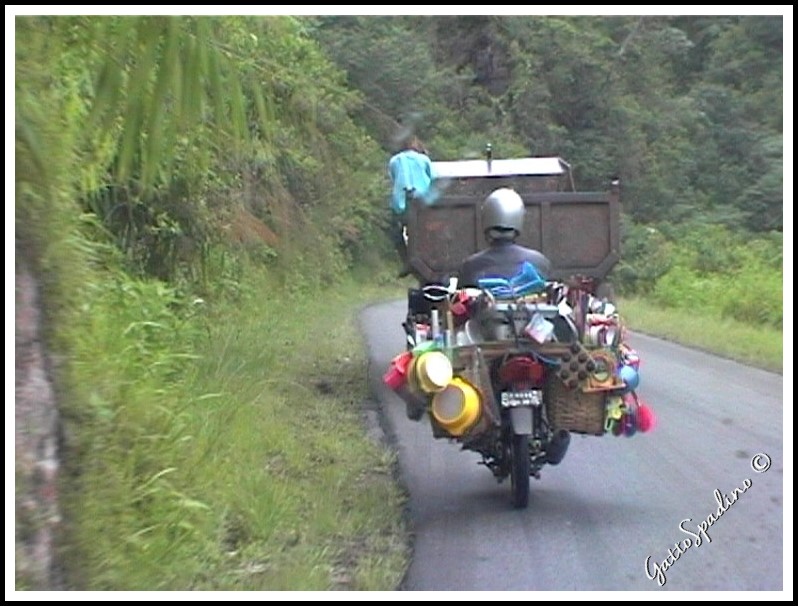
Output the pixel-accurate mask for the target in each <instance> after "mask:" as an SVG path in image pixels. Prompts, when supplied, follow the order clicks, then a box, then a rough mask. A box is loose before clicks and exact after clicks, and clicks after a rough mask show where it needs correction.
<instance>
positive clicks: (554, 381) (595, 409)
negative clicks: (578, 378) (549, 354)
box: [544, 374, 606, 436]
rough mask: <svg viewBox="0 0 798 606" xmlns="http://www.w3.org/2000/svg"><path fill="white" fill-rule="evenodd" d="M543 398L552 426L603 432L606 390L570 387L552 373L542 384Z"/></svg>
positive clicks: (555, 428)
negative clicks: (544, 387)
mask: <svg viewBox="0 0 798 606" xmlns="http://www.w3.org/2000/svg"><path fill="white" fill-rule="evenodd" d="M544 401H545V405H546V416H547V417H548V419H549V424H550V425H551V428H552V429H554V430H557V429H566V430H568V431H570V432H573V433H582V434H590V435H597V436H600V435H603V434H604V415H605V401H606V392H602V391H598V392H585V391H583V390H582V389H581V388H579V387H575V388H571V387H568V386H567V385H566V384H565V383H563V382H562V380H561V379H560V378H559V377H557V376H556V375H553V374H552V376H550V377H549V379H548V381H547V384H546V390H545V397H544Z"/></svg>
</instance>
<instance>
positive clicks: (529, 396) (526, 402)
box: [502, 389, 543, 408]
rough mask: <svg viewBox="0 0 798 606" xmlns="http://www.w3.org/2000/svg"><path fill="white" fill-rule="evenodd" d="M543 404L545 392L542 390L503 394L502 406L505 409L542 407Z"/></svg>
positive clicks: (506, 392) (504, 392)
mask: <svg viewBox="0 0 798 606" xmlns="http://www.w3.org/2000/svg"><path fill="white" fill-rule="evenodd" d="M542 403H543V391H542V390H540V389H528V390H526V391H503V392H502V406H503V407H504V408H513V407H515V406H540V405H541V404H542Z"/></svg>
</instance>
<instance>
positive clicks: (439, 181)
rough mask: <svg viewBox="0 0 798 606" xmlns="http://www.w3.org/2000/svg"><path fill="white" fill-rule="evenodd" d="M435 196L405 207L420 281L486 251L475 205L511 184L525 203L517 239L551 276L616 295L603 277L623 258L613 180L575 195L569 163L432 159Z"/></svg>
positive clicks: (438, 277)
mask: <svg viewBox="0 0 798 606" xmlns="http://www.w3.org/2000/svg"><path fill="white" fill-rule="evenodd" d="M433 171H434V174H435V181H434V184H433V187H434V189H435V191H436V194H437V198H436V200H435V202H434V203H433V204H423V203H415V204H411V205H410V208H409V210H408V222H407V238H408V261H409V264H410V267H411V268H412V272H413V274H414V276H415V277H416V278H417V279H418V280H419V282H420V283H433V282H443V281H445V280H446V279H447V278H448V277H449V276H452V275H454V274H456V272H457V269H458V268H459V266H460V264H461V263H462V262H463V260H464V259H465V258H466V257H468V256H469V255H471V254H472V253H475V252H477V251H479V250H483V249H484V248H486V247H487V242H486V241H485V236H484V229H483V226H482V225H481V217H480V212H479V211H480V205H481V203H482V201H483V200H484V199H485V198H486V197H487V196H488V194H490V193H491V192H492V191H494V190H495V189H497V188H500V187H510V188H512V189H514V190H515V191H516V192H518V194H520V195H521V197H522V199H523V200H524V204H525V206H526V218H525V221H524V231H523V233H522V234H521V235H520V236H519V238H518V240H517V242H518V243H519V244H521V245H522V246H526V247H528V248H533V249H536V250H539V251H540V252H542V253H543V254H544V255H546V256H547V257H548V258H549V260H550V261H551V263H552V267H553V272H552V275H551V276H550V277H551V278H553V279H557V280H571V279H574V278H578V279H580V280H583V281H585V282H586V283H588V284H589V286H590V288H591V289H592V290H593V291H594V292H595V294H597V296H599V297H602V298H610V299H611V298H613V296H614V294H613V290H612V286H611V284H610V282H609V281H608V280H607V276H608V274H609V273H610V271H611V270H612V268H613V267H614V266H615V265H616V263H617V262H618V261H619V259H620V216H621V207H620V199H619V183H618V180H616V179H613V180H610V182H609V184H608V185H609V186H608V188H607V190H606V191H598V192H578V191H576V190H575V187H574V181H573V176H572V171H571V167H570V165H569V164H568V163H567V162H566V161H565V160H563V159H562V158H558V157H526V158H509V159H495V160H494V159H493V158H492V157H491V155H488V156H487V157H486V158H485V159H478V160H457V161H438V162H433Z"/></svg>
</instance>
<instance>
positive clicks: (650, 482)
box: [362, 302, 792, 593]
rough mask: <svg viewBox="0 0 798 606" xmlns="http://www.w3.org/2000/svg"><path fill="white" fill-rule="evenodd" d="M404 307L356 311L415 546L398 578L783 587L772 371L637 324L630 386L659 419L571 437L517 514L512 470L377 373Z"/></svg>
mask: <svg viewBox="0 0 798 606" xmlns="http://www.w3.org/2000/svg"><path fill="white" fill-rule="evenodd" d="M403 316H404V307H403V302H395V303H387V304H381V305H377V306H373V307H370V308H368V309H366V310H365V311H364V313H363V316H362V325H363V327H364V329H365V331H366V333H367V336H368V342H369V348H370V356H371V364H370V369H371V376H372V381H373V385H374V388H375V390H376V392H377V395H378V397H379V400H380V402H381V405H382V407H383V411H384V418H385V425H386V428H387V431H388V433H389V434H390V435H391V436H392V437H393V438H394V439H395V442H396V446H397V448H398V451H399V458H400V465H401V471H402V474H403V479H404V482H405V483H406V485H407V488H408V490H409V492H410V502H409V508H410V515H411V520H412V531H413V534H414V544H415V545H414V558H413V562H412V564H411V567H410V569H409V571H408V575H407V578H406V580H405V583H404V589H407V590H441V591H456V590H493V591H501V590H521V591H528V590H573V591H579V590H593V591H613V590H619V591H620V590H656V591H668V590H682V591H698V590H758V591H759V590H772V591H781V590H782V583H783V552H784V536H783V535H784V533H783V523H784V519H783V480H784V460H783V423H782V408H783V406H784V402H783V391H782V377H781V376H780V375H777V374H772V373H768V372H764V371H761V370H756V369H752V368H749V367H747V366H742V365H740V364H737V363H734V362H731V361H728V360H724V359H720V358H717V357H713V356H711V355H707V354H704V353H700V352H696V351H693V350H690V349H686V348H683V347H680V346H677V345H674V344H672V343H668V342H664V341H660V340H657V339H653V338H650V337H646V336H643V335H638V334H633V335H631V336H630V339H629V342H630V344H631V345H632V346H633V347H635V348H636V349H637V350H638V351H639V352H640V355H641V358H642V366H641V385H640V388H639V389H638V394H639V395H640V396H641V397H642V398H643V399H644V400H645V401H646V402H648V403H649V404H650V405H651V406H652V407H653V408H654V410H655V412H656V413H657V416H658V426H657V428H656V429H655V430H654V431H653V432H652V433H649V434H644V435H641V434H638V435H636V436H634V437H632V438H625V437H621V438H616V437H613V436H602V437H595V436H584V437H583V436H574V438H573V439H572V440H571V447H570V449H569V452H568V454H567V456H566V457H565V460H564V461H563V462H562V463H561V464H560V465H559V466H557V467H547V468H544V469H543V472H542V478H541V480H532V486H531V491H530V504H529V508H528V509H526V510H515V509H513V508H512V507H511V505H510V488H509V482H505V483H504V484H498V483H497V482H496V480H495V479H494V478H493V476H492V475H491V473H490V472H489V471H488V470H487V469H486V468H485V467H482V466H478V465H477V462H478V460H479V456H478V455H476V454H474V453H469V452H465V451H461V450H459V448H458V446H457V445H456V444H453V443H449V442H447V441H445V440H434V439H433V438H432V434H431V431H430V427H429V424H428V421H427V420H426V418H425V420H424V421H422V422H413V421H410V420H408V419H407V418H406V417H405V412H404V404H403V403H402V402H401V400H399V399H398V398H397V397H396V396H395V395H394V394H393V393H392V392H390V391H389V390H387V389H386V388H385V387H383V386H382V384H381V383H380V377H381V375H382V373H383V372H384V370H385V369H386V368H387V367H388V363H389V361H390V359H391V358H392V357H393V356H394V355H396V354H397V353H399V352H401V351H402V350H403V347H404V344H403V338H404V335H403V332H402V329H401V326H400V323H401V321H402V318H403ZM788 405H791V403H789V404H788ZM758 453H763V454H766V455H768V457H769V461H770V467H769V469H768V470H767V471H760V472H755V471H754V470H753V469H752V458H753V457H754V456H755V455H757V454H758ZM767 460H768V459H765V458H762V459H760V463H761V464H764V463H766V462H767ZM749 482H750V486H748V484H749ZM746 486H748V487H747V489H746V490H745V491H744V492H741V491H742V489H744V488H746ZM790 488H791V481H790ZM735 489H740V490H738V491H737V493H736V494H737V499H736V501H735V502H734V503H733V504H731V505H727V506H725V509H724V510H722V511H721V515H720V516H719V517H717V518H716V519H715V520H714V523H713V524H712V525H711V526H709V527H708V529H707V531H706V533H702V532H700V531H699V528H698V525H699V524H700V523H701V522H702V521H704V524H705V525H706V520H707V518H708V516H716V515H717V514H718V503H717V502H716V497H715V494H714V492H715V490H718V491H720V493H721V494H722V495H728V496H729V497H732V496H733V494H735V493H734V490H735ZM789 517H790V520H791V519H792V515H791V514H790V516H789ZM684 520H687V521H684ZM683 521H684V522H683ZM680 526H681V528H680ZM682 528H683V529H684V530H682ZM790 530H791V526H790ZM790 534H791V533H790ZM696 535H698V536H700V537H701V539H702V540H701V541H700V542H699V540H698V537H697V536H696ZM709 539H711V542H710V540H709ZM687 540H689V541H690V542H692V545H690V546H689V547H688V546H687V545H688V544H687V543H685V541H687ZM677 543H678V544H680V545H681V546H682V551H681V552H680V551H679V549H678V548H677V547H676V544H677ZM787 546H788V550H789V553H790V554H791V553H792V543H791V542H790V543H788V545H787ZM669 550H672V552H673V553H674V555H678V559H674V556H671V555H669ZM649 558H650V559H649ZM647 559H648V568H647V567H646V560H647ZM666 559H667V560H670V564H671V565H670V566H667V565H663V561H665V560H666ZM789 563H792V559H791V557H790V559H789ZM657 567H659V569H660V570H661V571H662V574H663V576H664V580H665V584H664V586H660V584H659V582H658V580H657V578H656V574H657ZM649 575H650V576H654V577H655V578H654V579H649V578H648V576H649ZM660 580H661V579H660ZM789 587H790V588H791V587H792V585H791V583H790V585H789ZM790 593H791V592H790Z"/></svg>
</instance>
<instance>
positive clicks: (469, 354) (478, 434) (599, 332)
mask: <svg viewBox="0 0 798 606" xmlns="http://www.w3.org/2000/svg"><path fill="white" fill-rule="evenodd" d="M433 167H434V175H435V180H434V187H435V189H436V195H435V196H434V200H435V201H434V203H431V204H425V203H416V204H411V205H410V207H409V208H408V220H407V257H408V262H409V264H410V268H411V271H412V273H413V275H414V276H415V278H416V279H417V280H418V286H417V287H413V288H410V289H409V291H408V296H407V315H406V318H405V319H404V322H403V323H402V329H403V331H404V334H405V338H406V349H405V351H402V352H397V355H396V356H395V357H394V358H393V360H392V362H391V364H390V366H389V368H388V369H386V372H385V375H384V382H385V383H386V385H388V386H389V387H390V388H391V389H393V390H394V391H395V392H396V393H397V394H398V395H399V396H400V398H401V399H402V400H403V401H404V403H405V405H406V407H407V416H408V418H409V419H410V420H413V421H418V422H428V423H429V424H430V428H431V435H432V436H433V438H436V439H446V440H450V441H452V442H455V443H457V444H459V445H460V446H461V447H462V448H463V449H465V450H470V451H474V452H477V453H479V454H480V455H481V458H482V460H481V462H482V463H483V464H484V465H486V466H487V468H488V469H490V471H491V472H492V473H493V475H494V476H495V477H496V479H497V480H498V481H500V482H502V481H504V480H505V479H507V478H509V479H510V485H511V499H512V503H513V505H514V506H515V507H519V508H521V507H526V506H527V504H528V500H529V483H530V482H529V480H530V477H532V478H537V479H539V478H540V477H541V470H542V469H543V468H544V467H545V466H547V465H548V466H556V465H557V464H559V463H560V462H561V461H562V460H563V458H564V457H565V456H566V453H567V451H568V448H569V445H570V440H571V436H572V434H581V435H587V436H603V435H605V434H610V435H612V436H626V437H631V436H634V435H635V434H636V433H638V432H646V431H649V430H651V429H652V427H653V425H654V422H655V420H654V415H653V412H652V410H651V408H650V407H649V406H648V405H646V404H645V403H644V402H643V401H642V400H641V399H640V397H639V395H638V393H637V390H638V386H639V384H640V379H641V372H640V358H639V355H638V354H637V352H636V351H635V350H634V349H633V348H632V347H631V346H630V344H629V342H628V334H627V331H626V328H625V326H624V323H623V320H622V316H621V314H620V312H619V310H618V309H617V307H616V304H615V298H614V294H613V290H612V286H611V284H610V282H609V281H608V275H609V273H610V270H611V269H612V268H613V267H614V265H615V264H616V263H617V262H618V260H619V258H620V202H619V186H618V183H617V181H613V182H610V183H609V184H608V188H607V190H606V191H600V192H577V191H574V184H573V179H572V178H571V171H570V167H569V165H568V164H567V163H566V162H565V161H563V160H562V159H560V158H510V159H494V158H492V157H491V155H490V154H489V155H488V156H487V157H486V158H485V159H479V160H464V161H452V162H434V163H433ZM502 195H504V196H505V197H506V196H510V197H514V198H519V197H520V200H519V201H518V204H520V205H521V206H522V208H521V211H522V212H523V221H522V222H521V221H519V222H518V223H517V225H515V224H514V227H516V228H517V229H516V233H514V239H513V242H514V243H516V242H517V245H518V246H519V247H525V248H529V249H533V251H535V252H537V251H539V253H541V254H542V256H543V257H545V259H547V261H546V262H545V265H546V267H545V269H544V268H542V267H540V265H541V264H542V263H538V262H537V261H536V259H537V257H535V256H530V257H528V259H529V260H525V261H523V262H520V263H518V264H517V267H515V266H514V267H513V271H512V272H510V273H508V272H504V273H503V275H491V274H490V272H487V273H485V274H484V275H482V274H480V277H479V279H478V280H477V279H475V280H470V281H473V282H476V283H468V284H463V283H462V282H461V280H460V278H461V277H462V276H460V275H458V273H462V267H463V262H464V260H466V259H468V258H470V257H472V255H475V253H478V252H479V251H482V250H485V249H486V248H487V247H488V246H489V244H490V243H489V241H488V238H489V236H488V234H489V232H490V230H489V229H488V228H490V227H491V226H490V225H483V222H486V221H488V220H487V219H485V217H486V216H488V215H486V214H485V212H484V211H485V209H486V204H490V203H492V202H494V201H496V200H497V199H498V198H499V197H500V196H502ZM514 245H515V244H514ZM520 249H521V248H519V250H520ZM483 273H484V272H483Z"/></svg>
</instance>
